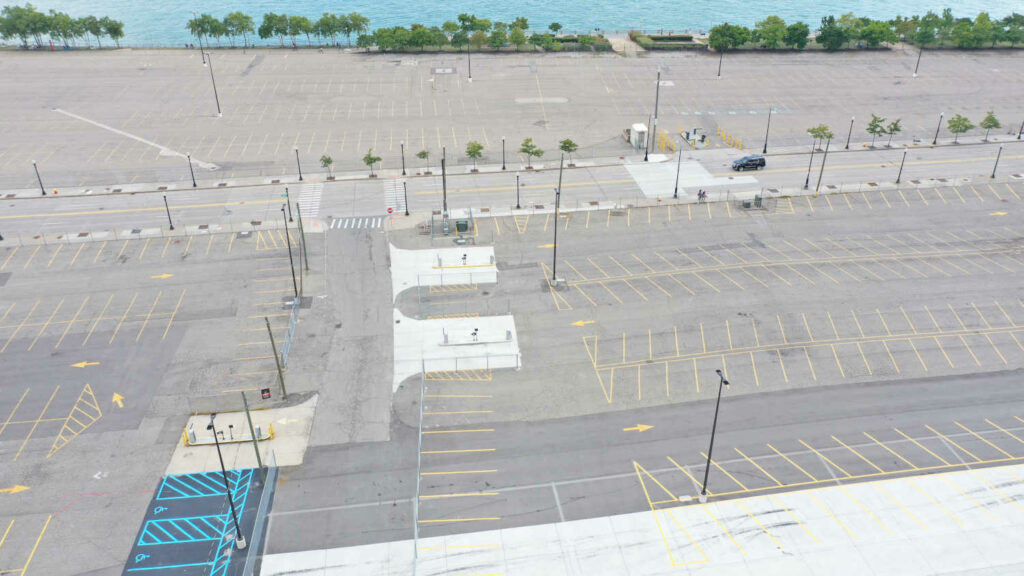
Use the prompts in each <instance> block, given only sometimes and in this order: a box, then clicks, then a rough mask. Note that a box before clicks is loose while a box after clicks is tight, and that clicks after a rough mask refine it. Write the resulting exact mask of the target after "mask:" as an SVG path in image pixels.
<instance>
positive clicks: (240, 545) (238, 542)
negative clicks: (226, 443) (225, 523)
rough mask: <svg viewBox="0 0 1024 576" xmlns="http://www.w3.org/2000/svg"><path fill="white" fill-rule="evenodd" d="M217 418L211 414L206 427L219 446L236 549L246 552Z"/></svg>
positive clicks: (221, 469)
mask: <svg viewBox="0 0 1024 576" xmlns="http://www.w3.org/2000/svg"><path fill="white" fill-rule="evenodd" d="M216 417H217V413H216V412H214V413H213V414H210V423H209V424H207V425H206V429H207V430H212V431H213V443H214V445H216V446H217V459H218V460H220V474H221V477H222V478H223V479H224V491H225V492H227V496H228V506H230V507H231V519H232V520H234V521H235V548H237V549H239V550H244V549H245V536H242V527H241V526H240V525H239V524H238V512H236V511H235V498H234V496H233V495H232V493H231V485H230V484H228V472H227V470H225V469H224V455H222V454H221V453H220V440H219V439H218V438H217V427H216V426H214V424H213V419H214V418H216Z"/></svg>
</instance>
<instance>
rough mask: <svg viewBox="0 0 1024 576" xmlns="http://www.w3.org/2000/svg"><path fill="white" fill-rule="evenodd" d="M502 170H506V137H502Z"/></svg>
mask: <svg viewBox="0 0 1024 576" xmlns="http://www.w3.org/2000/svg"><path fill="white" fill-rule="evenodd" d="M501 169H502V170H504V169H505V137H504V136H502V137H501Z"/></svg>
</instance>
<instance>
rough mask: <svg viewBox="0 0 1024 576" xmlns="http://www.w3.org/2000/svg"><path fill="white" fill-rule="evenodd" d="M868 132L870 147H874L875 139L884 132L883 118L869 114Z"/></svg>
mask: <svg viewBox="0 0 1024 576" xmlns="http://www.w3.org/2000/svg"><path fill="white" fill-rule="evenodd" d="M867 130H868V134H871V147H872V148H874V147H875V139H876V138H878V137H879V136H881V135H882V134H885V118H882V117H881V116H876V115H874V114H872V115H871V121H870V122H868V128H867Z"/></svg>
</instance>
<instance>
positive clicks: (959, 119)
mask: <svg viewBox="0 0 1024 576" xmlns="http://www.w3.org/2000/svg"><path fill="white" fill-rule="evenodd" d="M946 127H947V128H949V131H950V132H952V133H953V143H954V144H956V143H957V141H958V140H959V139H960V135H961V134H963V133H964V132H967V131H969V130H972V129H974V123H972V122H971V121H970V120H968V119H967V118H964V117H963V116H961V115H959V114H954V115H953V117H952V118H950V119H949V120H948V121H947V122H946Z"/></svg>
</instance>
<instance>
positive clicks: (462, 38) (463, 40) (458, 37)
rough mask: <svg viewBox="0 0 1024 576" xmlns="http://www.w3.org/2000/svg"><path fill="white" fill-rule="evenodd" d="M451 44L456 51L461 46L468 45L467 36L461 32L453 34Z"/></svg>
mask: <svg viewBox="0 0 1024 576" xmlns="http://www.w3.org/2000/svg"><path fill="white" fill-rule="evenodd" d="M451 43H452V47H453V48H455V49H456V50H458V49H459V48H462V47H463V46H467V45H469V36H467V35H466V33H465V32H463V31H462V30H459V31H458V32H456V33H455V34H452V40H451Z"/></svg>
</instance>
